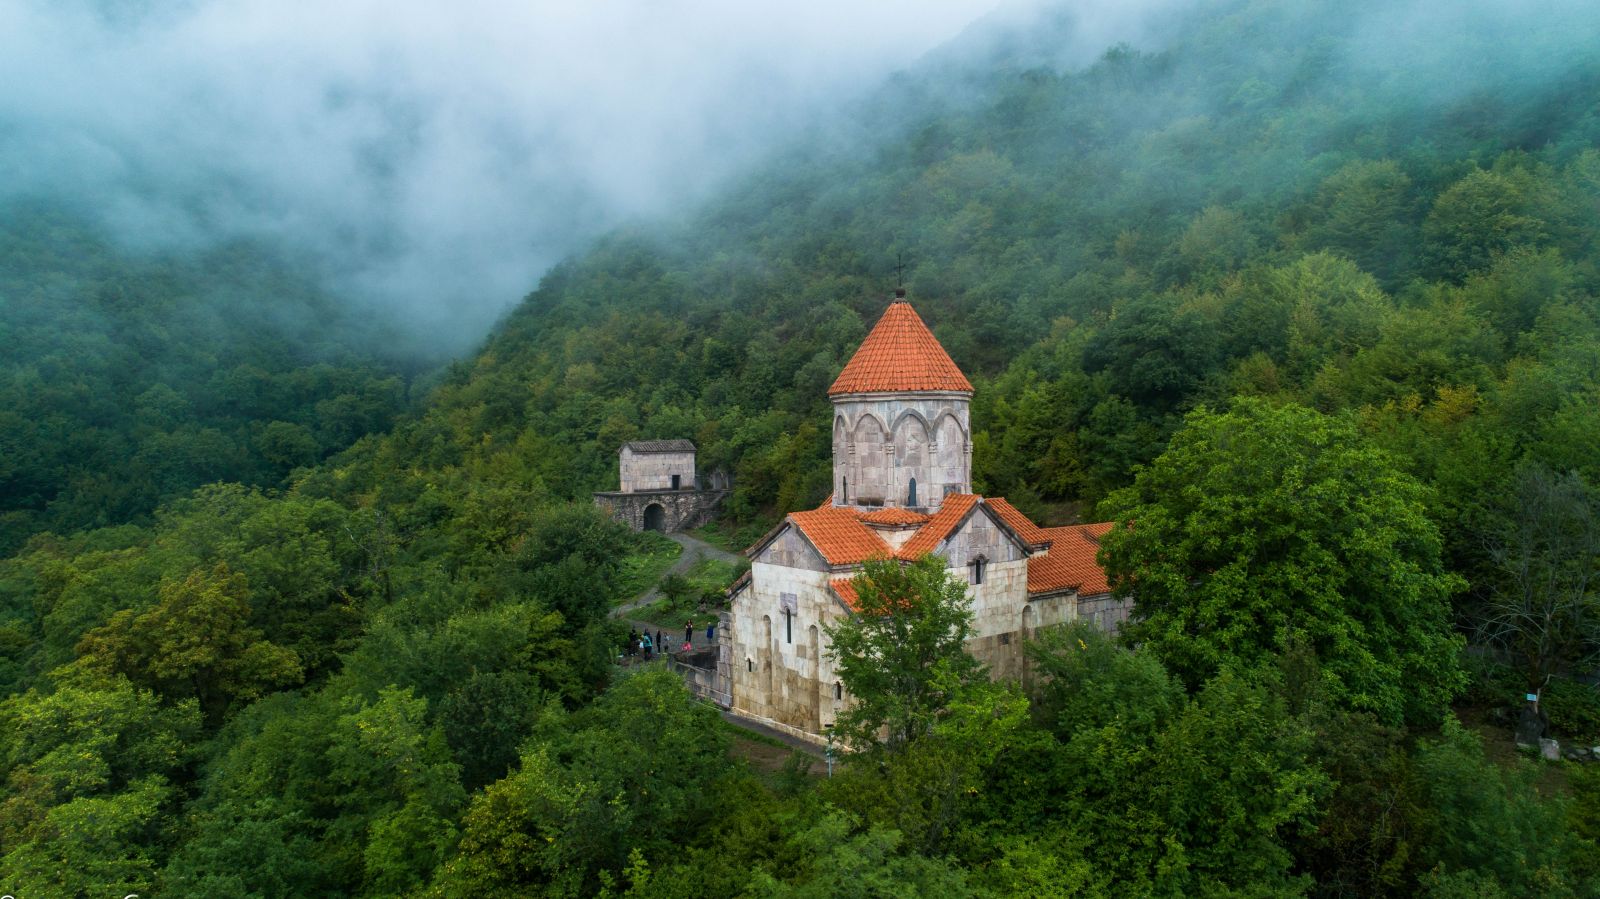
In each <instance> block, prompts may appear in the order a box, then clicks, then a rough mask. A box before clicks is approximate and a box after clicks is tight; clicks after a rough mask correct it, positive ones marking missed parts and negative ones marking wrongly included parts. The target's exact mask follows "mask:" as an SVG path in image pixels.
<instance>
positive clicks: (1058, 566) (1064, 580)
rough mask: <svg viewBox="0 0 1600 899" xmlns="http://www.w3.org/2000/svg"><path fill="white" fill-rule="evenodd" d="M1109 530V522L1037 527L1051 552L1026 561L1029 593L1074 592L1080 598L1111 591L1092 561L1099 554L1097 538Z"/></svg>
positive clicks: (1097, 565) (1103, 571)
mask: <svg viewBox="0 0 1600 899" xmlns="http://www.w3.org/2000/svg"><path fill="white" fill-rule="evenodd" d="M1110 530H1111V522H1109V521H1107V522H1102V523H1100V524H1075V525H1070V526H1068V527H1064V528H1040V529H1039V531H1040V532H1041V533H1042V534H1043V535H1044V537H1045V539H1046V540H1047V541H1049V543H1050V549H1049V550H1048V551H1047V552H1046V553H1045V554H1044V555H1042V556H1034V557H1032V558H1030V559H1029V560H1028V592H1029V593H1055V592H1057V591H1059V590H1076V591H1078V595H1080V596H1094V595H1096V594H1100V593H1109V592H1111V587H1110V586H1109V585H1108V584H1107V583H1106V571H1105V569H1104V568H1101V567H1100V563H1099V562H1098V561H1096V560H1095V553H1097V552H1099V551H1100V538H1101V537H1104V536H1105V535H1106V532H1107V531H1110Z"/></svg>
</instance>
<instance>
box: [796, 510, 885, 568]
mask: <svg viewBox="0 0 1600 899" xmlns="http://www.w3.org/2000/svg"><path fill="white" fill-rule="evenodd" d="M789 520H790V521H792V522H794V524H795V526H796V527H798V528H799V529H800V531H801V533H803V534H805V535H806V539H807V540H810V541H811V545H813V546H815V547H816V548H817V550H818V551H819V552H821V553H822V557H823V558H824V559H826V560H827V562H828V564H829V565H855V564H858V563H861V562H865V561H866V560H868V559H874V558H883V559H887V558H889V557H890V556H892V555H894V553H893V552H891V551H890V549H889V544H887V543H884V542H883V538H881V537H879V536H878V535H877V534H874V533H873V532H872V529H871V528H869V527H867V526H866V525H864V524H862V523H861V521H860V520H859V519H857V518H856V516H855V512H854V511H852V510H850V509H847V508H843V507H840V506H826V507H823V508H821V509H812V510H811V511H809V512H791V513H789Z"/></svg>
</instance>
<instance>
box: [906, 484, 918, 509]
mask: <svg viewBox="0 0 1600 899" xmlns="http://www.w3.org/2000/svg"><path fill="white" fill-rule="evenodd" d="M916 504H917V479H916V478H912V479H911V483H910V484H907V485H906V505H908V506H915V505H916Z"/></svg>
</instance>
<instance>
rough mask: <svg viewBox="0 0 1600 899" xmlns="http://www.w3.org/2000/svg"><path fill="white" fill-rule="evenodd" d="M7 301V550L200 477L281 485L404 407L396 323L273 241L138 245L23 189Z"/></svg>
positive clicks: (10, 235) (3, 251) (8, 218)
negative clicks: (375, 322)
mask: <svg viewBox="0 0 1600 899" xmlns="http://www.w3.org/2000/svg"><path fill="white" fill-rule="evenodd" d="M0 301H3V305H0V345H3V346H4V347H5V355H4V357H3V359H0V553H6V554H9V553H11V552H12V551H14V550H15V549H16V548H17V547H19V546H20V545H21V544H22V542H23V540H24V539H25V538H27V537H28V536H29V535H30V534H33V533H35V532H38V531H43V530H50V531H55V532H57V533H66V532H71V531H78V530H84V529H88V528H93V527H105V526H107V525H116V524H124V523H128V522H148V520H149V518H150V514H151V513H152V512H154V511H155V509H156V507H157V506H159V505H160V504H161V503H163V502H166V501H169V500H174V499H179V498H181V497H183V496H184V495H186V494H187V493H188V492H189V491H190V490H193V489H194V488H196V487H198V486H200V485H202V484H208V483H212V482H215V481H228V482H233V483H243V484H250V485H259V486H266V485H276V484H277V483H279V482H280V481H281V480H282V478H283V477H284V476H285V475H287V474H288V473H289V472H290V471H291V470H293V469H295V468H298V467H302V466H307V465H312V464H314V463H316V462H318V461H321V460H322V459H324V458H326V457H327V456H328V455H329V454H331V453H333V452H334V451H336V450H340V449H343V448H345V447H346V446H349V445H350V443H351V442H353V441H354V440H355V439H356V438H357V437H360V436H361V435H363V434H368V433H373V432H376V431H382V430H386V429H387V428H388V427H389V426H390V424H391V423H392V422H393V421H394V419H395V416H396V414H397V413H399V412H400V411H401V410H402V409H403V408H404V407H405V397H406V387H405V382H404V379H403V378H402V377H401V373H403V372H406V371H408V370H409V369H410V368H412V366H409V365H406V364H403V363H402V361H401V360H398V359H393V358H387V357H386V355H384V354H380V353H374V352H373V351H372V349H371V348H372V347H376V346H381V343H380V342H379V341H378V340H375V339H374V338H375V337H376V334H375V333H374V332H379V333H381V331H382V330H383V329H382V328H381V327H373V326H371V325H367V324H363V323H360V322H358V321H355V320H353V316H352V315H351V314H350V313H349V312H347V311H345V310H343V309H342V308H341V307H340V306H339V305H338V304H337V303H335V302H334V301H333V300H332V299H331V298H329V297H328V296H326V295H324V294H323V293H322V292H320V291H319V290H318V289H317V288H316V287H315V286H314V282H313V279H311V278H309V277H306V276H304V275H300V276H297V275H296V274H295V273H294V271H293V269H292V268H291V267H290V266H289V265H288V264H287V263H286V262H285V261H284V260H283V259H281V258H278V257H277V256H276V255H275V254H273V253H271V252H270V251H267V250H266V249H264V248H262V247H253V246H250V245H247V244H234V245H229V246H223V247H217V248H215V249H212V250H209V251H207V252H205V253H203V254H200V255H198V256H196V257H194V258H189V257H186V256H182V255H178V254H173V253H167V254H159V255H158V254H152V253H148V252H138V251H135V250H131V249H128V248H125V247H118V246H117V245H115V244H114V243H113V242H112V241H110V240H108V239H107V237H106V236H105V235H103V234H101V233H98V229H96V228H95V227H93V226H91V225H90V224H89V223H88V220H87V218H86V217H85V216H84V215H83V213H82V211H81V210H73V209H72V208H71V207H68V206H63V205H60V204H45V203H42V202H38V201H35V202H28V203H13V204H10V205H8V206H7V207H6V208H4V209H3V210H0Z"/></svg>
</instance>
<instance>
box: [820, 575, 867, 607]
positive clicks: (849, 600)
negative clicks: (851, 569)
mask: <svg viewBox="0 0 1600 899" xmlns="http://www.w3.org/2000/svg"><path fill="white" fill-rule="evenodd" d="M828 586H830V587H832V588H833V592H835V593H837V594H839V598H840V599H842V600H844V604H845V605H846V606H848V607H849V608H850V611H852V612H859V611H861V598H860V597H859V596H857V595H856V585H855V578H853V577H836V578H834V579H833V580H831V581H829V582H828Z"/></svg>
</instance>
